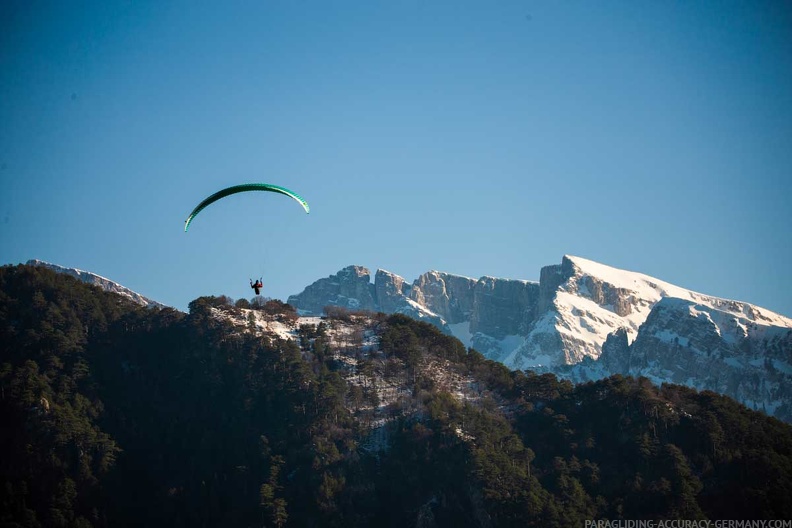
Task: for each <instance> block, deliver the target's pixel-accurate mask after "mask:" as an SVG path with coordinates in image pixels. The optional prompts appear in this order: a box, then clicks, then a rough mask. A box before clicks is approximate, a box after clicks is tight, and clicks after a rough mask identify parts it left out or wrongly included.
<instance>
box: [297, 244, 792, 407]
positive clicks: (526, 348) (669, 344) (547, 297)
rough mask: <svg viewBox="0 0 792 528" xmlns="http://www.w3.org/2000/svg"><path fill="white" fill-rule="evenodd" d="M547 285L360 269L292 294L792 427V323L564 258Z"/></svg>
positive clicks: (559, 370) (543, 367) (577, 375)
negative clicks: (747, 410)
mask: <svg viewBox="0 0 792 528" xmlns="http://www.w3.org/2000/svg"><path fill="white" fill-rule="evenodd" d="M539 275H540V279H539V282H538V283H537V282H531V281H524V280H513V279H499V278H493V277H482V278H480V279H478V280H476V279H471V278H468V277H462V276H459V275H453V274H449V273H444V272H438V271H430V272H427V273H425V274H423V275H421V276H420V277H419V278H418V279H416V280H415V281H414V282H413V283H412V284H409V283H408V282H407V281H405V280H404V279H403V278H402V277H399V276H398V275H395V274H393V273H389V272H386V271H384V270H378V271H377V273H376V276H375V281H374V284H371V283H370V282H369V281H370V274H369V272H368V270H366V269H365V268H360V267H355V266H351V267H348V268H345V269H344V270H342V271H341V272H339V274H337V275H334V276H331V277H329V278H327V279H321V280H320V281H317V282H316V283H314V284H313V285H311V286H309V287H308V288H306V290H305V291H304V292H303V293H301V294H299V295H295V296H292V297H290V298H289V302H290V303H291V304H293V305H295V306H296V307H298V308H300V309H301V310H304V311H306V312H310V313H316V314H318V313H321V310H322V308H323V307H324V306H326V305H328V304H336V305H340V306H346V307H351V308H366V309H372V310H377V311H382V312H386V313H395V312H400V313H405V314H407V315H410V316H412V317H415V318H417V319H422V320H425V321H429V322H432V323H433V324H435V325H437V326H439V327H440V328H442V329H444V330H445V331H446V332H448V333H452V334H454V335H455V336H457V337H458V338H459V339H460V340H462V341H463V343H465V344H466V345H467V346H472V347H474V348H476V349H477V350H479V351H480V352H481V353H483V354H484V355H486V356H487V357H489V358H491V359H496V360H498V361H501V362H503V363H504V364H506V365H507V366H509V367H510V368H514V369H524V368H531V369H535V370H539V371H544V372H554V373H556V374H558V375H559V376H562V377H566V378H569V379H572V380H574V381H586V380H591V379H600V378H603V377H606V376H609V375H611V374H616V373H619V374H625V375H642V376H647V377H649V378H650V379H652V380H653V381H655V382H657V383H662V382H673V383H681V384H684V385H688V386H691V387H695V388H699V389H710V390H714V391H717V392H720V393H723V394H727V395H729V396H732V397H734V398H735V399H737V400H739V401H741V402H743V403H745V404H747V405H749V406H751V407H753V408H757V409H764V410H765V411H767V412H768V413H770V414H774V415H776V416H779V417H783V418H784V419H787V420H790V421H792V411H790V405H791V404H792V319H789V318H787V317H783V316H781V315H778V314H775V313H773V312H770V311H768V310H765V309H763V308H759V307H757V306H753V305H750V304H748V303H744V302H738V301H731V300H726V299H720V298H717V297H713V296H708V295H704V294H701V293H697V292H693V291H690V290H687V289H684V288H680V287H678V286H675V285H673V284H669V283H667V282H664V281H661V280H658V279H655V278H653V277H650V276H648V275H643V274H641V273H636V272H631V271H625V270H619V269H616V268H612V267H610V266H605V265H603V264H599V263H597V262H593V261H590V260H587V259H583V258H580V257H573V256H564V257H563V258H562V260H561V264H555V265H551V266H546V267H544V268H542V269H541V271H540V274H539Z"/></svg>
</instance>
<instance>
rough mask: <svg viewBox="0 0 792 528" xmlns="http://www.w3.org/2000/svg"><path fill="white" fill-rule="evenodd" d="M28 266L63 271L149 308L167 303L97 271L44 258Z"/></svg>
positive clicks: (29, 262)
mask: <svg viewBox="0 0 792 528" xmlns="http://www.w3.org/2000/svg"><path fill="white" fill-rule="evenodd" d="M27 265H28V266H40V267H43V268H47V269H50V270H52V271H54V272H56V273H63V274H66V275H71V276H72V277H74V278H76V279H79V280H81V281H82V282H85V283H87V284H93V285H94V286H99V287H100V288H102V289H103V290H104V291H107V292H111V293H115V294H118V295H121V296H122V297H125V298H127V299H129V300H131V301H133V302H135V303H137V304H139V305H141V306H145V307H147V308H164V307H165V305H164V304H161V303H158V302H157V301H152V300H151V299H149V298H147V297H144V296H142V295H140V294H139V293H136V292H134V291H132V290H130V289H129V288H127V287H125V286H121V285H120V284H118V283H117V282H113V281H111V280H110V279H106V278H104V277H101V276H99V275H97V274H95V273H91V272H89V271H83V270H79V269H76V268H65V267H63V266H59V265H57V264H50V263H49V262H44V261H43V260H37V259H32V260H28V261H27Z"/></svg>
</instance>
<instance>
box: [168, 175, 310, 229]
mask: <svg viewBox="0 0 792 528" xmlns="http://www.w3.org/2000/svg"><path fill="white" fill-rule="evenodd" d="M247 191H269V192H276V193H280V194H285V195H286V196H290V197H292V198H294V199H295V200H297V201H298V202H300V205H302V206H303V209H305V212H306V213H310V212H311V208H310V207H308V202H306V201H305V200H303V199H302V197H301V196H300V195H299V194H297V193H296V192H294V191H290V190H289V189H286V188H285V187H279V186H277V185H270V184H269V183H245V184H243V185H234V186H233V187H228V188H226V189H223V190H222V191H217V192H216V193H214V194H213V195H211V196H210V197H208V198H206V199H205V200H204V201H202V202H201V203H199V204H198V205H197V206H196V208H195V209H193V212H192V213H190V216H188V217H187V220H185V221H184V232H185V233H186V232H187V228H189V227H190V222H192V221H193V218H195V217H196V215H197V214H198V213H200V212H201V211H203V210H204V209H205V208H206V207H207V206H209V205H211V204H213V203H215V202H216V201H217V200H220V199H222V198H225V197H226V196H230V195H232V194H236V193H241V192H247Z"/></svg>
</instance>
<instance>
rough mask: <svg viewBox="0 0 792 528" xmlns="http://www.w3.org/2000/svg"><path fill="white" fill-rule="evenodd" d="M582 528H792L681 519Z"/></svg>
mask: <svg viewBox="0 0 792 528" xmlns="http://www.w3.org/2000/svg"><path fill="white" fill-rule="evenodd" d="M583 528H792V520H788V519H784V520H780V519H779V520H767V519H764V520H756V521H746V520H724V519H719V520H717V521H712V520H705V521H692V520H683V519H671V520H664V521H654V520H640V521H639V520H629V519H617V520H613V521H608V520H605V519H598V520H587V521H585V522H584V527H583Z"/></svg>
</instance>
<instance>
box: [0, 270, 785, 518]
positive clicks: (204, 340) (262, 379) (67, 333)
mask: <svg viewBox="0 0 792 528" xmlns="http://www.w3.org/2000/svg"><path fill="white" fill-rule="evenodd" d="M444 280H445V279H444ZM485 282H486V281H485ZM449 283H453V284H456V286H460V284H464V282H459V283H456V282H453V281H450V282H449ZM427 284H428V283H427ZM434 284H436V283H434ZM453 287H455V286H449V288H453ZM481 287H482V288H489V286H487V285H486V284H484V285H482V286H481ZM512 287H514V288H516V289H515V291H516V292H520V291H521V289H520V288H519V287H515V286H514V285H512ZM508 290H509V288H507V290H506V291H508ZM422 291H423V290H422ZM429 291H430V288H428V287H427V289H426V291H424V294H425V295H427V294H428V293H429ZM432 291H434V293H435V294H438V295H439V293H440V292H439V291H435V290H432ZM486 291H490V293H492V292H493V291H500V290H497V287H494V290H486V289H485V292H486ZM501 293H505V291H504V292H501ZM498 295H500V294H498ZM428 296H429V297H430V298H431V297H436V298H438V299H440V298H442V295H440V296H439V297H437V296H436V295H434V296H433V295H428ZM517 297H518V298H520V296H519V295H518V296H517ZM243 306H247V307H243ZM447 308H448V310H449V312H448V313H449V314H450V313H455V310H457V309H458V310H459V312H458V313H459V314H464V313H465V311H466V310H467V308H466V307H463V306H461V305H454V303H449V304H448V305H447ZM470 310H475V308H474V304H471V305H470ZM328 312H329V313H330V314H329V315H328V316H325V317H321V318H320V317H310V316H300V315H299V314H298V313H297V312H296V310H295V309H294V308H293V307H291V306H290V305H288V304H285V303H282V302H280V301H268V302H264V301H261V300H257V301H254V302H251V303H247V302H242V303H240V302H237V303H235V304H234V305H232V304H231V301H230V299H229V298H227V297H224V296H221V297H200V298H198V299H195V300H194V301H192V302H191V303H190V305H189V313H182V312H179V311H176V310H173V309H171V308H163V309H160V308H153V309H146V308H143V307H142V306H140V305H138V304H136V303H134V302H132V301H129V300H127V299H124V298H123V297H120V296H118V295H116V294H114V293H108V292H106V291H102V290H101V289H99V288H95V287H92V286H89V285H87V284H84V283H82V282H80V281H79V280H77V279H75V278H74V277H71V276H68V275H66V274H63V273H54V272H52V271H51V270H49V269H47V268H45V267H42V266H4V267H0V367H1V368H0V388H2V391H0V392H2V395H1V397H0V423H2V424H3V427H2V428H0V455H2V456H0V524H2V525H3V526H31V527H33V526H75V527H91V526H95V527H108V526H114V527H115V526H121V527H124V526H152V527H157V526H228V527H237V526H239V527H243V526H254V525H256V526H261V525H265V526H276V527H285V526H296V527H302V526H305V527H315V526H351V527H354V526H418V527H423V528H432V527H440V526H460V527H471V528H473V527H490V528H496V527H499V526H528V527H540V526H541V527H579V526H582V525H584V524H585V521H586V520H591V519H701V520H706V519H719V518H720V519H788V518H790V517H792V503H790V501H789V490H790V489H792V426H790V425H788V424H785V423H783V422H781V421H779V420H776V419H774V418H771V417H768V416H765V415H763V414H761V413H757V412H755V411H752V410H750V409H747V408H746V407H745V406H742V405H740V404H739V403H737V402H735V401H734V400H732V399H730V398H727V397H724V396H719V395H717V394H715V393H712V392H706V391H705V392H697V391H695V390H692V389H687V388H685V387H682V386H679V385H664V386H662V387H657V386H655V385H653V384H652V383H651V382H650V381H649V380H648V379H646V378H628V377H624V376H619V375H616V376H612V377H610V378H607V379H603V380H600V381H596V382H591V383H586V384H581V385H578V386H574V385H573V384H572V383H570V382H569V381H563V380H559V379H557V378H556V377H555V376H554V375H552V374H543V375H538V374H535V373H533V372H530V371H527V372H524V371H518V370H510V369H508V368H506V367H505V366H504V365H503V364H501V363H498V362H495V361H492V360H488V359H486V358H484V357H483V356H482V355H481V354H479V353H477V352H475V351H473V350H470V349H467V348H465V347H464V346H463V345H462V343H461V342H460V341H459V340H457V339H455V338H454V337H452V336H449V335H446V334H444V333H443V332H442V331H441V330H439V329H438V328H437V327H436V326H434V325H431V324H426V323H423V322H420V321H415V320H414V319H412V318H410V317H407V316H405V315H401V314H393V315H384V314H376V313H372V312H364V311H349V310H346V309H342V308H335V309H331V310H328ZM606 349H607V347H606ZM606 351H607V350H606Z"/></svg>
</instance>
